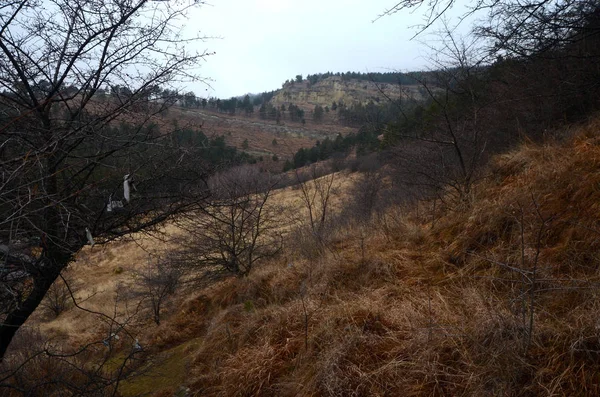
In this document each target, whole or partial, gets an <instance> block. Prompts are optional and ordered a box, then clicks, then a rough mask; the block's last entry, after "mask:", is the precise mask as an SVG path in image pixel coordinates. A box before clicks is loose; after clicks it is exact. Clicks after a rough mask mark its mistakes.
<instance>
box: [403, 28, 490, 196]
mask: <svg viewBox="0 0 600 397" xmlns="http://www.w3.org/2000/svg"><path fill="white" fill-rule="evenodd" d="M439 36H440V40H439V43H440V44H439V45H438V47H436V51H435V54H437V55H436V56H435V57H433V58H432V59H431V62H432V71H431V72H430V73H429V74H428V76H429V78H430V80H429V81H428V80H426V79H424V78H420V77H418V76H414V78H415V80H417V81H418V82H419V83H420V85H421V87H422V90H423V92H424V93H425V95H426V97H427V103H426V105H425V106H426V108H421V111H420V113H419V114H415V115H413V116H412V117H413V118H414V119H415V120H414V121H412V122H406V123H404V124H402V123H400V124H399V125H398V127H397V129H396V131H394V132H392V133H393V134H395V135H396V136H397V139H399V140H400V141H401V142H398V144H397V147H396V148H395V150H394V152H395V159H396V166H397V169H398V174H399V176H400V177H401V181H402V182H403V183H404V184H407V185H412V186H417V187H420V188H421V189H423V190H424V191H425V192H427V193H428V194H429V195H433V196H434V197H436V196H443V195H446V196H447V195H448V193H452V194H454V196H455V197H457V198H458V199H459V201H465V200H467V199H468V197H469V194H470V191H471V187H472V185H473V183H474V182H476V181H477V179H478V178H479V177H481V176H482V167H483V165H484V163H485V161H486V160H487V157H488V152H489V149H490V148H491V147H494V146H497V144H496V143H495V142H494V138H493V135H494V134H493V133H492V131H491V130H489V129H487V128H485V125H484V120H485V119H486V116H488V114H489V112H490V109H489V108H490V103H493V100H492V99H491V98H490V97H489V95H488V96H486V95H484V92H485V90H482V87H484V84H485V83H484V81H485V79H486V76H485V73H484V71H482V70H481V67H480V65H481V60H482V58H481V53H480V51H479V47H478V45H477V40H476V39H473V38H467V39H462V38H458V37H456V36H455V35H454V33H453V32H452V29H451V28H450V27H449V26H448V25H445V28H444V30H443V31H442V32H441V33H440V34H439Z"/></svg>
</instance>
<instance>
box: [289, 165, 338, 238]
mask: <svg viewBox="0 0 600 397" xmlns="http://www.w3.org/2000/svg"><path fill="white" fill-rule="evenodd" d="M305 171H308V172H307V173H306V172H302V171H300V170H298V169H296V171H295V172H296V182H297V183H298V186H299V187H300V191H301V193H302V194H301V195H300V198H301V200H302V204H303V205H304V208H305V209H306V210H307V211H308V223H309V226H310V230H311V233H312V235H313V236H314V237H315V239H316V241H317V242H318V243H319V245H322V244H323V243H324V241H325V232H326V231H327V226H328V222H329V220H330V217H331V214H330V212H331V196H332V187H333V182H334V181H335V173H329V174H325V175H320V174H319V171H320V170H319V168H318V167H317V166H316V165H312V166H311V167H310V168H309V169H308V170H305ZM302 174H304V175H302Z"/></svg>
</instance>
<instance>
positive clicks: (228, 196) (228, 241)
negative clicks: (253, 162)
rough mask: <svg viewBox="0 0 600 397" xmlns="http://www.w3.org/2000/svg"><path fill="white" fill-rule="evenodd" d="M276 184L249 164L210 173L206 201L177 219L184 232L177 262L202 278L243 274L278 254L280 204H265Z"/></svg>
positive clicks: (281, 226) (267, 202) (280, 229)
mask: <svg viewBox="0 0 600 397" xmlns="http://www.w3.org/2000/svg"><path fill="white" fill-rule="evenodd" d="M277 183H278V181H277V180H276V179H275V178H273V177H272V176H271V175H270V174H266V173H261V172H260V171H259V170H258V169H257V168H255V167H251V166H242V167H238V168H234V169H231V170H229V171H225V172H221V173H219V174H217V175H215V176H213V177H212V178H211V179H210V180H209V188H210V192H211V198H210V199H209V200H208V203H207V205H205V206H203V207H202V208H200V209H199V211H197V212H192V213H189V214H186V215H185V216H182V217H180V219H179V220H178V225H179V226H180V227H181V228H182V229H183V230H184V231H185V233H184V234H185V236H183V237H182V239H181V240H180V242H181V243H182V245H183V246H184V247H185V248H184V250H182V251H181V252H180V256H179V261H180V263H181V264H183V265H184V266H186V267H187V268H190V269H192V271H194V272H195V273H196V275H197V276H198V277H200V278H204V277H207V276H208V277H215V276H221V275H223V274H229V275H238V276H246V275H248V273H249V272H250V270H251V269H252V268H253V267H254V266H255V264H256V263H258V262H259V261H261V260H263V259H265V258H268V257H271V256H273V255H275V254H276V253H278V252H279V250H280V249H281V232H282V228H283V225H282V224H281V222H280V219H279V218H278V215H279V209H278V207H277V206H276V205H275V204H273V203H269V199H270V198H271V196H272V193H273V189H274V188H275V186H276V185H277Z"/></svg>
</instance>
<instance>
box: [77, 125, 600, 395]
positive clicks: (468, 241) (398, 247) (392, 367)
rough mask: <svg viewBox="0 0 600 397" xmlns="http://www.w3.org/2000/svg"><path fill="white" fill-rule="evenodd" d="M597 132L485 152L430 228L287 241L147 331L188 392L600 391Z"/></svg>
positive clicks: (406, 222)
mask: <svg viewBox="0 0 600 397" xmlns="http://www.w3.org/2000/svg"><path fill="white" fill-rule="evenodd" d="M599 132H600V119H599V120H595V121H592V122H590V123H589V124H587V125H585V126H583V127H581V128H580V129H579V130H578V131H576V132H575V133H574V138H573V139H571V140H570V141H569V142H567V143H562V144H559V143H552V144H547V145H545V146H536V145H532V144H527V145H524V146H523V147H522V148H520V149H519V150H516V151H514V152H512V153H509V154H506V155H503V156H501V157H498V158H496V159H495V162H494V163H493V165H492V167H491V171H490V178H488V179H487V180H485V181H484V182H482V183H481V184H480V185H479V186H477V188H476V190H475V193H474V196H473V201H472V203H471V205H470V206H468V207H464V208H462V209H461V211H456V210H450V209H444V210H443V211H442V212H441V213H440V214H439V215H438V219H437V221H436V225H435V227H433V228H432V225H431V224H430V223H419V222H416V221H415V219H416V217H415V216H414V214H410V213H405V215H404V216H400V215H398V213H394V211H393V209H389V210H388V213H386V214H384V218H377V219H374V220H373V222H372V223H371V224H370V225H367V226H364V225H363V226H361V227H362V229H360V227H359V226H358V225H354V224H352V223H348V224H347V225H346V226H345V229H344V230H338V231H337V233H338V235H337V237H336V238H335V239H332V240H331V243H330V245H329V246H328V249H327V250H326V251H325V253H324V254H322V255H321V256H318V257H316V258H314V259H311V260H308V259H305V258H302V257H300V256H295V255H294V254H293V253H290V252H286V253H284V255H282V256H281V257H279V258H276V259H274V260H272V261H271V262H270V263H267V264H265V265H263V266H261V267H259V268H257V269H256V270H255V271H253V272H252V273H251V274H250V276H249V277H247V278H244V279H229V280H225V281H223V282H220V283H218V284H214V285H212V286H210V287H207V288H205V289H203V290H199V291H197V292H196V293H195V294H193V295H191V296H187V297H180V299H181V302H182V303H181V304H178V306H177V310H173V311H172V312H171V313H170V314H169V315H168V316H167V319H166V320H165V321H164V324H162V325H161V326H160V327H151V328H148V329H145V330H144V331H143V332H142V334H143V335H144V338H145V339H144V341H145V343H147V345H148V346H152V348H151V349H152V352H154V353H155V354H156V357H159V356H160V354H161V353H160V352H163V353H162V354H167V353H168V352H177V355H171V356H169V357H181V359H182V360H185V363H186V364H189V365H183V366H182V365H180V366H179V367H177V368H181V370H180V371H179V372H178V373H177V374H173V376H174V377H176V378H177V379H182V378H179V377H180V376H181V373H180V372H181V371H184V372H185V374H187V375H189V376H188V378H187V380H186V381H185V384H186V385H187V386H189V387H190V391H191V393H192V394H193V395H198V396H199V395H202V396H204V395H214V396H247V395H264V396H299V395H301V396H311V395H314V396H320V395H336V396H337V395H339V396H395V395H402V396H411V395H415V396H416V395H471V396H480V395H506V396H527V395H599V394H600V353H599V352H600V333H599V331H598V329H600V323H599V322H598V318H600V305H599V304H598V302H599V299H598V298H600V274H599V270H600V266H599V265H600V262H599V261H600V251H599V248H600V172H598V169H599V168H598V166H599V165H600V134H599ZM342 181H343V183H341V185H340V186H339V190H340V191H344V190H345V189H346V187H344V186H345V184H349V183H350V182H349V179H342V178H341V177H340V182H342ZM297 193H298V191H297V190H293V189H291V188H288V189H286V190H285V191H282V192H279V193H278V195H277V197H278V200H279V201H280V202H282V203H286V204H287V205H288V206H292V207H293V206H296V205H298V204H297V202H296V198H295V197H296V196H295V194H297ZM341 204H343V199H342V200H340V202H339V204H338V205H339V206H341ZM338 205H336V207H337V206H338ZM296 211H298V210H296ZM425 218H428V219H430V217H428V216H425ZM365 227H366V229H365ZM360 236H363V237H364V239H365V240H364V241H363V243H364V247H366V248H365V251H364V255H363V251H362V249H361V244H360V242H361V238H360ZM112 249H114V250H115V252H114V254H115V259H109V258H107V257H106V256H104V257H101V256H99V257H97V258H95V260H96V261H97V262H102V261H103V260H105V261H106V264H105V265H102V266H103V268H106V270H105V272H108V270H109V269H110V267H111V266H114V265H113V264H115V263H116V262H115V260H116V255H117V252H116V250H118V249H119V246H118V245H116V246H115V247H113V248H111V250H112ZM128 252H129V251H128ZM140 255H142V254H141V253H140ZM142 256H143V255H142ZM142 256H140V258H141V257H142ZM128 257H129V258H130V259H128V260H130V261H131V263H132V264H131V265H130V264H127V263H125V264H124V267H125V268H128V266H133V263H135V261H136V260H135V258H136V256H135V255H133V254H131V255H128ZM536 257H537V260H536ZM290 263H291V266H290ZM509 266H510V267H509ZM534 267H535V268H536V274H535V279H534V281H531V282H526V281H524V278H523V276H522V273H523V272H524V273H525V274H527V275H529V277H530V278H531V279H533V276H531V273H527V272H531V271H533V268H534ZM511 268H513V270H511ZM514 269H519V270H520V271H521V273H519V272H517V271H515V270H514ZM126 273H127V271H126V272H125V274H126ZM103 274H104V273H103ZM105 275H106V276H107V275H108V273H105ZM89 276H90V277H99V275H93V274H92V273H90V275H89ZM88 282H89V280H88ZM107 283H108V281H107ZM531 297H533V299H530V298H531ZM530 313H533V316H532V317H531V318H532V319H533V329H531V328H530V323H529V319H530V316H529V314H530ZM190 341H194V343H191V342H190ZM181 346H185V348H182V347H181ZM178 347H180V349H183V350H181V352H185V353H184V354H180V353H181V352H180V350H177V349H178ZM179 364H181V363H179ZM129 386H130V387H132V388H134V389H135V387H137V386H136V385H135V384H131V383H129ZM161 389H164V390H163V391H165V392H168V391H169V390H171V391H172V392H174V391H175V390H176V388H175V387H174V384H173V383H169V384H167V382H164V384H163V383H161V384H158V385H156V386H155V389H154V390H155V391H157V392H160V390H161Z"/></svg>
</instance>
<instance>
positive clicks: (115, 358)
mask: <svg viewBox="0 0 600 397" xmlns="http://www.w3.org/2000/svg"><path fill="white" fill-rule="evenodd" d="M64 285H66V286H67V289H69V288H68V284H67V283H65V284H64ZM69 299H71V301H72V302H71V303H72V305H73V306H74V307H75V308H76V310H80V311H82V312H86V313H88V314H89V315H92V316H94V317H95V318H96V319H97V320H98V329H99V330H101V332H100V333H99V334H98V335H97V336H96V337H94V338H91V339H90V340H87V341H86V342H84V343H83V344H80V345H76V346H65V345H57V344H53V343H50V342H49V341H48V340H47V339H46V338H45V337H44V335H42V334H41V333H40V332H39V331H38V330H36V329H35V328H31V327H23V328H20V329H19V331H18V333H17V335H16V336H15V339H14V352H13V354H9V355H7V356H6V357H5V359H4V360H3V361H2V362H1V363H0V394H2V395H5V394H7V393H8V395H70V396H90V395H93V396H114V395H117V390H118V387H119V384H120V383H121V382H122V381H123V380H126V379H129V378H131V377H133V376H136V375H138V374H140V373H142V372H143V369H142V368H140V364H141V363H142V360H143V357H144V349H143V347H142V346H141V345H140V343H139V341H138V340H137V338H136V335H135V334H134V333H132V331H133V327H132V324H133V323H135V322H137V321H138V320H137V318H138V317H139V313H140V312H141V310H140V305H137V306H136V307H134V308H133V310H130V311H128V312H127V313H123V311H122V310H119V309H118V307H119V306H120V305H122V302H121V294H119V291H117V295H116V297H115V300H114V309H113V312H112V313H109V314H106V313H100V312H96V311H93V310H90V309H88V308H86V307H85V306H83V305H82V304H81V302H80V301H79V300H78V299H75V296H74V295H73V294H72V293H71V291H70V292H69ZM11 349H13V346H11Z"/></svg>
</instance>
